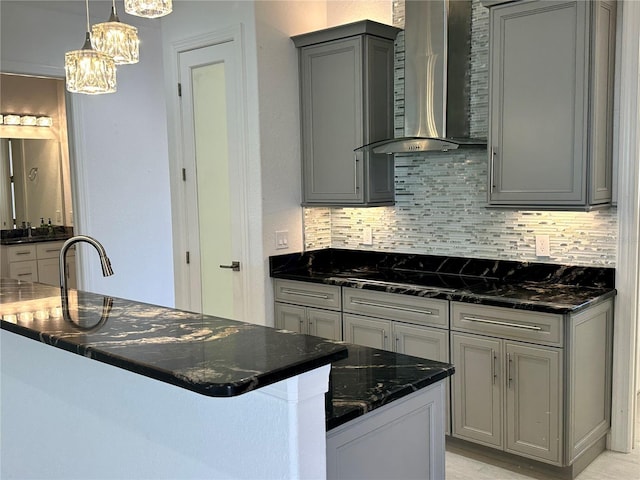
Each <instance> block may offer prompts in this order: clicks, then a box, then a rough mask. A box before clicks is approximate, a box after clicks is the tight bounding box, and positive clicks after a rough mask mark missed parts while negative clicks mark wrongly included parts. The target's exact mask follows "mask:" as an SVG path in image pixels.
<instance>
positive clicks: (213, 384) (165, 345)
mask: <svg viewBox="0 0 640 480" xmlns="http://www.w3.org/2000/svg"><path fill="white" fill-rule="evenodd" d="M68 298H69V302H68V303H69V313H70V315H69V316H66V315H63V310H64V307H63V306H62V301H61V296H60V289H59V288H57V287H51V286H48V285H43V284H39V283H28V282H20V281H17V280H9V279H1V280H0V314H2V324H1V326H2V329H3V330H8V331H11V332H14V333H17V334H19V335H22V336H24V337H28V338H31V339H33V340H36V341H39V342H42V343H46V344H48V345H52V346H54V347H57V348H61V349H63V350H67V351H69V352H72V353H75V354H78V355H82V356H85V357H88V358H91V359H94V360H97V361H100V362H103V363H107V364H111V365H114V366H116V367H120V368H123V369H125V370H129V371H131V372H135V373H138V374H140V375H144V376H147V377H150V378H154V379H156V380H160V381H162V382H166V383H169V384H172V385H176V386H179V387H182V388H185V389H187V390H192V391H194V392H197V393H200V394H203V395H208V396H212V397H231V396H235V395H240V394H242V393H245V392H248V391H251V390H255V389H258V388H261V387H263V386H265V385H269V384H272V383H275V382H278V381H281V380H284V379H286V378H289V377H293V376H295V375H299V374H301V373H304V372H307V371H310V370H313V369H314V368H317V367H320V366H322V365H326V364H328V363H331V362H334V361H336V360H339V359H341V358H344V357H346V355H347V349H346V347H345V346H344V345H340V344H338V343H335V342H330V341H326V340H325V339H322V338H319V337H312V336H309V335H291V334H289V333H285V332H283V331H279V330H275V329H273V328H268V327H264V326H260V325H254V324H250V323H243V322H237V321H233V320H225V319H222V318H218V317H212V316H208V315H202V314H198V313H191V312H186V311H182V310H175V309H171V308H165V307H159V306H155V305H149V304H145V303H140V302H135V301H131V300H124V299H121V298H112V297H105V296H102V295H97V294H93V293H87V292H81V291H77V290H69V297H68ZM46 316H48V318H45V317H46ZM71 319H73V320H71Z"/></svg>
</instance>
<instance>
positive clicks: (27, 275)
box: [18, 272, 33, 277]
mask: <svg viewBox="0 0 640 480" xmlns="http://www.w3.org/2000/svg"><path fill="white" fill-rule="evenodd" d="M31 275H33V273H31V272H29V273H19V274H18V276H19V277H30V276H31Z"/></svg>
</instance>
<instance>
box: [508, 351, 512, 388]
mask: <svg viewBox="0 0 640 480" xmlns="http://www.w3.org/2000/svg"><path fill="white" fill-rule="evenodd" d="M511 362H512V361H511V354H510V353H507V388H511V381H512V380H513V378H512V377H511Z"/></svg>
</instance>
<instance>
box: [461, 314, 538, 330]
mask: <svg viewBox="0 0 640 480" xmlns="http://www.w3.org/2000/svg"><path fill="white" fill-rule="evenodd" d="M462 319H463V320H467V321H469V322H477V323H488V324H489V325H500V326H502V327H513V328H521V329H523V330H535V331H540V330H542V328H541V327H538V326H537V325H526V324H519V323H509V322H498V321H496V320H487V319H486V318H476V317H462Z"/></svg>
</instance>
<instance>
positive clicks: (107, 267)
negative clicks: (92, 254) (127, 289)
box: [100, 255, 113, 277]
mask: <svg viewBox="0 0 640 480" xmlns="http://www.w3.org/2000/svg"><path fill="white" fill-rule="evenodd" d="M100 264H101V265H102V276H103V277H110V276H111V275H113V268H111V260H109V257H107V256H106V255H100Z"/></svg>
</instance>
